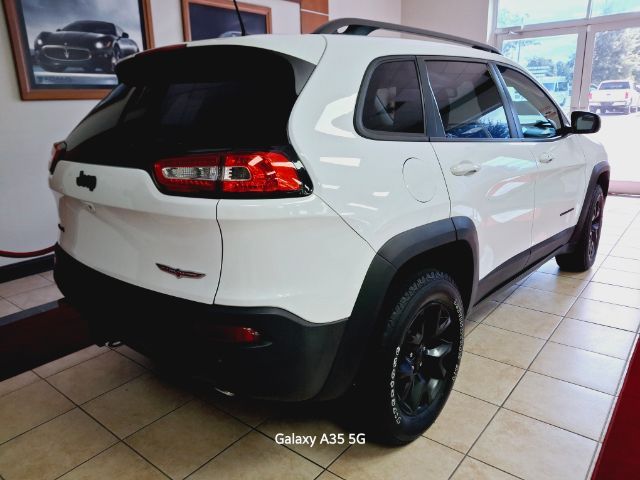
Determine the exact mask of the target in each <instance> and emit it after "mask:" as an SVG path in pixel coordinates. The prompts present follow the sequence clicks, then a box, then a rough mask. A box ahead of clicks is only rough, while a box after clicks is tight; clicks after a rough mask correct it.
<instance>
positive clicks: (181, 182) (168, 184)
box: [153, 152, 304, 195]
mask: <svg viewBox="0 0 640 480" xmlns="http://www.w3.org/2000/svg"><path fill="white" fill-rule="evenodd" d="M153 170H154V175H155V178H156V180H157V182H158V183H159V184H160V185H161V186H162V187H164V189H165V190H166V191H168V192H172V193H183V194H206V193H211V194H215V193H223V194H239V195H242V194H247V193H248V194H256V193H257V194H259V193H295V192H302V191H303V188H304V184H303V182H302V181H301V179H300V177H299V174H298V169H297V168H296V166H295V164H294V163H293V162H292V161H291V160H289V159H288V158H287V156H286V155H285V154H284V153H281V152H232V153H220V154H202V155H190V156H187V157H179V158H168V159H165V160H161V161H159V162H156V163H155V164H154V167H153Z"/></svg>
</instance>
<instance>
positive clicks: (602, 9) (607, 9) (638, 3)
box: [591, 0, 640, 17]
mask: <svg viewBox="0 0 640 480" xmlns="http://www.w3.org/2000/svg"><path fill="white" fill-rule="evenodd" d="M631 12H640V0H593V6H592V7H591V16H592V17H601V16H603V15H615V14H617V13H631Z"/></svg>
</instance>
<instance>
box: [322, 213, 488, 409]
mask: <svg viewBox="0 0 640 480" xmlns="http://www.w3.org/2000/svg"><path fill="white" fill-rule="evenodd" d="M459 240H462V241H465V242H467V243H468V244H469V246H470V248H471V251H472V254H473V258H474V266H473V268H474V274H473V275H474V277H473V286H472V291H471V295H470V299H469V305H473V301H474V298H475V291H476V288H477V284H478V268H477V267H478V255H477V252H478V236H477V233H476V229H475V226H474V223H473V221H472V220H471V219H470V218H467V217H453V218H446V219H442V220H437V221H435V222H431V223H428V224H426V225H421V226H419V227H415V228H412V229H410V230H407V231H406V232H402V233H400V234H398V235H396V236H394V237H392V238H391V239H389V240H388V241H387V242H386V243H385V244H384V245H383V246H382V247H381V248H380V250H379V251H378V252H377V253H376V255H375V256H374V258H373V260H372V262H371V264H370V266H369V269H368V271H367V273H366V275H365V278H364V281H363V282H362V286H361V287H360V292H359V293H358V297H357V299H356V302H355V304H354V307H353V310H352V312H351V315H350V316H349V320H348V321H347V325H346V328H345V331H344V334H343V336H342V339H341V342H340V346H339V348H338V352H337V354H336V357H335V360H334V362H333V366H332V368H331V371H330V373H329V376H328V379H327V381H326V383H325V385H324V387H323V388H322V390H321V391H320V393H319V394H318V396H317V397H316V399H318V400H324V399H331V398H336V397H339V396H340V395H342V394H343V393H345V392H346V391H347V390H348V389H349V387H350V386H351V384H352V383H353V382H354V380H355V378H356V375H357V373H358V370H359V368H360V365H361V363H362V361H363V358H364V355H365V353H366V351H367V349H368V347H369V344H370V341H371V334H372V333H373V332H374V331H375V327H376V324H377V320H378V318H379V316H380V313H381V311H382V309H383V308H384V302H385V297H386V294H387V292H388V291H389V288H390V286H391V284H392V282H393V279H394V277H395V275H396V273H397V272H398V270H399V269H400V268H401V267H402V266H403V265H406V264H407V263H408V262H411V260H412V259H413V258H416V257H418V256H420V255H422V254H424V253H427V252H429V251H430V250H433V249H435V248H437V247H442V246H445V245H447V244H450V243H453V242H456V241H459ZM453 261H455V259H453Z"/></svg>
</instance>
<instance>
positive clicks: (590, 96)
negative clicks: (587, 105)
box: [589, 92, 593, 100]
mask: <svg viewBox="0 0 640 480" xmlns="http://www.w3.org/2000/svg"><path fill="white" fill-rule="evenodd" d="M589 100H593V93H591V92H589Z"/></svg>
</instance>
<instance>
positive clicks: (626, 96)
mask: <svg viewBox="0 0 640 480" xmlns="http://www.w3.org/2000/svg"><path fill="white" fill-rule="evenodd" d="M628 98H629V92H624V99H625V100H626V99H628Z"/></svg>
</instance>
